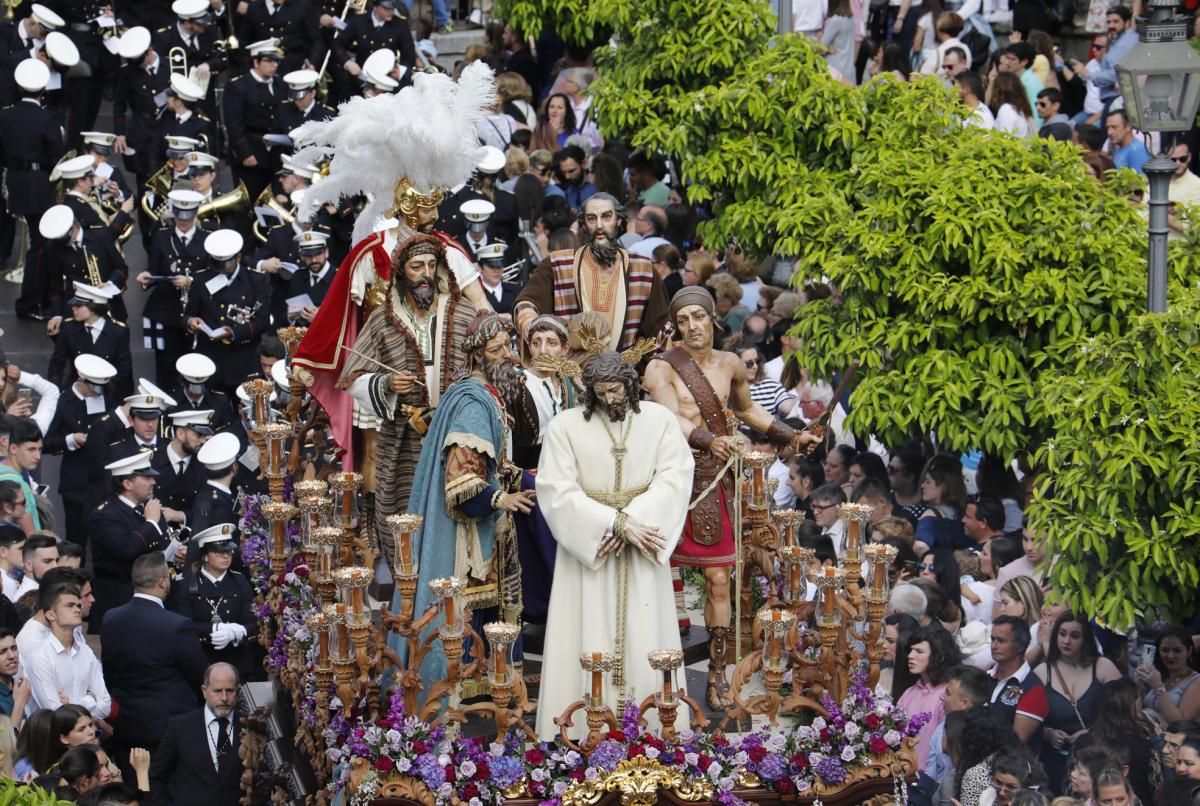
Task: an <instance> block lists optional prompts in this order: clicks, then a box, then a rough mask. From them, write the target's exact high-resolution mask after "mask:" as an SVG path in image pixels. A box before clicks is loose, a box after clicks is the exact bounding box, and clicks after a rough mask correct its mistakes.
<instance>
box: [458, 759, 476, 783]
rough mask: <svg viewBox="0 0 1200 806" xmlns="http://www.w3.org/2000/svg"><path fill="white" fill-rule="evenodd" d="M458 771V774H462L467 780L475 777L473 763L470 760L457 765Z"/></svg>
mask: <svg viewBox="0 0 1200 806" xmlns="http://www.w3.org/2000/svg"><path fill="white" fill-rule="evenodd" d="M458 771H459V772H460V773H462V774H463V775H464V776H466V777H467V778H474V777H475V762H474V761H471V759H467V760H466V761H464V762H463V763H462V764H461V765H459V768H458Z"/></svg>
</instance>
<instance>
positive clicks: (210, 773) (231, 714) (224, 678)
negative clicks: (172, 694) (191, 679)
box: [145, 617, 242, 806]
mask: <svg viewBox="0 0 1200 806" xmlns="http://www.w3.org/2000/svg"><path fill="white" fill-rule="evenodd" d="M181 618H182V617H181ZM200 691H201V693H202V694H203V695H204V707H203V708H200V709H198V710H195V711H191V712H189V713H186V714H182V715H180V716H176V717H174V718H172V719H171V720H170V721H168V722H167V729H166V732H165V733H164V734H163V737H162V742H161V743H160V744H159V745H158V749H156V750H155V751H154V753H153V754H152V756H151V758H150V798H149V799H148V800H147V801H145V803H146V804H148V806H158V804H171V805H172V806H216V804H230V803H237V802H238V800H239V798H240V797H241V777H242V761H241V758H240V757H239V756H238V745H239V744H240V743H241V736H240V734H239V726H238V719H237V695H238V673H237V670H236V669H234V668H233V667H232V666H230V665H229V664H228V663H214V664H213V665H212V666H209V667H208V668H207V669H205V671H204V682H203V684H202V685H201V688H200Z"/></svg>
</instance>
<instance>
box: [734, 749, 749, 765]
mask: <svg viewBox="0 0 1200 806" xmlns="http://www.w3.org/2000/svg"><path fill="white" fill-rule="evenodd" d="M749 763H750V756H749V755H748V754H747V753H746V751H744V750H739V751H738V754H737V755H736V756H734V757H733V766H735V767H745V766H746V765H747V764H749Z"/></svg>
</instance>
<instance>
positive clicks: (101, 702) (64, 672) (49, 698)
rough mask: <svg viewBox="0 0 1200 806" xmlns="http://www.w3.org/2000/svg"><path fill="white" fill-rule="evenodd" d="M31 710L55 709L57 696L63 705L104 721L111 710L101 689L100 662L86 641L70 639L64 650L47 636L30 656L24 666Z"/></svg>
mask: <svg viewBox="0 0 1200 806" xmlns="http://www.w3.org/2000/svg"><path fill="white" fill-rule="evenodd" d="M25 671H26V674H28V676H29V683H30V688H31V690H32V695H31V697H30V704H31V705H33V706H34V707H35V708H51V709H53V708H57V707H58V706H60V705H62V701H61V700H60V699H59V696H58V694H59V692H60V691H61V692H62V693H64V694H66V695H67V701H68V702H70V703H71V704H73V705H80V706H83V707H84V708H86V709H88V711H89V712H90V713H91V715H92V717H93V718H94V719H104V718H106V717H107V716H108V714H109V712H110V711H111V710H112V698H111V697H110V696H109V695H108V687H107V686H105V685H104V675H103V674H101V672H100V661H99V660H97V659H96V654H95V653H94V652H92V649H91V647H89V646H88V645H87V642H86V641H80V640H78V635H73V636H72V640H71V645H70V646H69V647H64V646H63V645H62V643H61V642H60V641H59V640H58V638H57V637H56V636H55V635H54V633H53V632H51V633H50V634H49V635H48V636H47V637H46V639H45V640H44V641H43V642H42V645H41V646H40V647H39V648H38V649H36V650H35V651H34V653H33V656H32V657H31V658H29V659H28V660H27V661H26V662H25Z"/></svg>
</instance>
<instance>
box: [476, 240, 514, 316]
mask: <svg viewBox="0 0 1200 806" xmlns="http://www.w3.org/2000/svg"><path fill="white" fill-rule="evenodd" d="M520 257H521V256H520V254H518V253H517V250H514V249H512V248H511V247H509V246H508V245H507V244H506V243H504V241H493V242H492V243H490V244H488V245H487V246H484V247H482V248H480V249H479V251H478V252H476V253H475V260H476V261H477V262H478V263H479V282H481V283H482V284H483V293H484V294H486V295H487V298H488V302H490V303H491V304H492V310H493V311H495V312H496V313H507V314H511V313H512V307H513V303H514V302H516V301H517V295H518V294H520V293H521V286H520V285H518V284H517V283H506V282H504V269H505V268H507V267H508V266H510V265H512V264H513V263H516V262H517V261H518V260H520Z"/></svg>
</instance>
